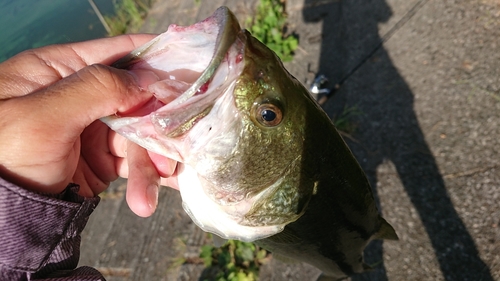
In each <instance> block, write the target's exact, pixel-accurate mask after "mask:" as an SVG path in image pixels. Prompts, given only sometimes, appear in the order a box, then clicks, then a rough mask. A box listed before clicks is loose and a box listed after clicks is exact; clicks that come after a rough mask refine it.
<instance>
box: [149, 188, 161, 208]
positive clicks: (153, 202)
mask: <svg viewBox="0 0 500 281" xmlns="http://www.w3.org/2000/svg"><path fill="white" fill-rule="evenodd" d="M158 191H159V185H158V184H152V185H150V186H148V187H147V189H146V196H147V198H148V204H149V207H150V208H151V210H153V211H154V210H155V209H156V206H157V205H158Z"/></svg>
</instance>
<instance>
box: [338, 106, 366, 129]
mask: <svg viewBox="0 0 500 281" xmlns="http://www.w3.org/2000/svg"><path fill="white" fill-rule="evenodd" d="M359 115H363V112H361V110H359V109H358V107H357V106H351V107H344V110H342V112H341V113H340V114H339V115H337V116H335V117H334V118H333V124H334V125H335V127H336V128H337V130H339V131H341V132H344V133H347V134H351V133H353V132H354V131H355V130H356V127H357V124H356V123H355V122H353V121H352V118H353V117H354V116H359Z"/></svg>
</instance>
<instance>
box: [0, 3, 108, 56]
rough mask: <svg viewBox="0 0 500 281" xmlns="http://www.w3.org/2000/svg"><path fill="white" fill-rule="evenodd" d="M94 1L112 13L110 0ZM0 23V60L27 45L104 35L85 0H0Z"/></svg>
mask: <svg viewBox="0 0 500 281" xmlns="http://www.w3.org/2000/svg"><path fill="white" fill-rule="evenodd" d="M94 3H95V4H96V5H97V7H99V10H100V11H101V13H102V14H108V15H110V14H113V12H114V8H113V0H94ZM0 27H1V29H0V62H2V61H4V60H6V59H8V58H10V57H12V56H14V55H15V54H17V53H19V52H21V51H24V50H27V49H32V48H37V47H41V46H45V45H50V44H56V43H68V42H77V41H84V40H90V39H95V38H101V37H105V36H106V30H105V29H104V27H103V26H102V24H101V22H100V21H99V18H98V17H97V16H96V14H95V13H94V10H93V9H92V7H91V6H90V4H89V2H88V0H0Z"/></svg>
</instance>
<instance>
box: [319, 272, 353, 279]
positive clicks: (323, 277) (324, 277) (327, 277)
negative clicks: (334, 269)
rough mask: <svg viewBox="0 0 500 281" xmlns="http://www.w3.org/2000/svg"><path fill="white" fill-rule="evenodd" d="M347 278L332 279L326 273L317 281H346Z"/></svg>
mask: <svg viewBox="0 0 500 281" xmlns="http://www.w3.org/2000/svg"><path fill="white" fill-rule="evenodd" d="M346 279H347V277H342V278H340V279H339V278H338V277H331V276H326V275H325V274H324V273H321V274H320V275H319V276H318V279H316V281H341V280H346Z"/></svg>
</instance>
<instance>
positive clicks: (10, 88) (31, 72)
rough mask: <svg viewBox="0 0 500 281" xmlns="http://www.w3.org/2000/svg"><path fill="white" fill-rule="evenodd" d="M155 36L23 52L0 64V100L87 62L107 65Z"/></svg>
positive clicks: (37, 86)
mask: <svg viewBox="0 0 500 281" xmlns="http://www.w3.org/2000/svg"><path fill="white" fill-rule="evenodd" d="M155 36H156V35H150V34H135V35H123V36H117V37H112V38H103V39H97V40H91V41H86V42H80V43H72V44H62V45H52V46H47V47H43V48H39V49H34V50H29V51H25V52H23V53H21V54H19V55H17V56H14V57H12V58H10V59H9V60H7V61H5V62H3V63H2V64H1V65H0V88H1V89H2V92H1V93H0V99H6V98H10V97H16V96H23V95H26V94H28V93H31V92H33V91H37V90H40V89H42V88H44V87H46V86H47V85H51V84H53V83H55V82H57V81H59V80H60V79H62V78H64V77H67V76H70V75H71V74H73V73H75V72H77V71H79V70H80V69H82V68H84V67H86V66H88V65H92V64H105V65H109V64H111V63H113V62H114V61H116V60H118V59H119V58H120V57H122V56H125V55H126V54H128V53H129V52H131V51H132V50H134V49H136V48H137V47H139V46H141V45H143V44H144V43H146V42H147V41H149V40H151V39H153V38H154V37H155Z"/></svg>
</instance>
